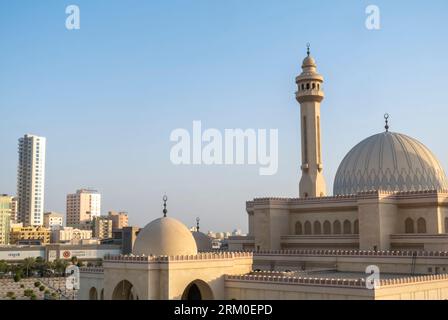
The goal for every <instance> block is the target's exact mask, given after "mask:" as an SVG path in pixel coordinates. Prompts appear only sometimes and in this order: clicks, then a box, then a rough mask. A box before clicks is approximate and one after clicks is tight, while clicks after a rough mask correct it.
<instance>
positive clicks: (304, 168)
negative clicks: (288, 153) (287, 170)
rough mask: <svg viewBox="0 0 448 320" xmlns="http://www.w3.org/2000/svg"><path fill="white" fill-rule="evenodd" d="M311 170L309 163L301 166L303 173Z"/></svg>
mask: <svg viewBox="0 0 448 320" xmlns="http://www.w3.org/2000/svg"><path fill="white" fill-rule="evenodd" d="M309 168H310V165H309V164H308V163H304V164H302V165H301V166H300V169H301V170H302V171H307V170H308V169H309Z"/></svg>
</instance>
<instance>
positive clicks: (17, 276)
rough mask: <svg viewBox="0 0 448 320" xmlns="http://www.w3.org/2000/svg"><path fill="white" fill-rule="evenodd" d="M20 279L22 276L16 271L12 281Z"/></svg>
mask: <svg viewBox="0 0 448 320" xmlns="http://www.w3.org/2000/svg"><path fill="white" fill-rule="evenodd" d="M20 280H22V276H21V274H20V273H16V274H15V275H14V282H19V281H20Z"/></svg>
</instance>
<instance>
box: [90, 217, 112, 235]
mask: <svg viewBox="0 0 448 320" xmlns="http://www.w3.org/2000/svg"><path fill="white" fill-rule="evenodd" d="M92 227H93V228H92V230H93V237H94V238H97V239H110V238H112V219H110V218H109V217H107V216H100V217H95V218H94V219H93V220H92Z"/></svg>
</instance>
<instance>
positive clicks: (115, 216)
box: [108, 211, 129, 229]
mask: <svg viewBox="0 0 448 320" xmlns="http://www.w3.org/2000/svg"><path fill="white" fill-rule="evenodd" d="M108 218H109V219H111V220H112V228H113V229H123V228H124V227H127V226H128V223H129V218H128V213H127V212H124V211H109V214H108Z"/></svg>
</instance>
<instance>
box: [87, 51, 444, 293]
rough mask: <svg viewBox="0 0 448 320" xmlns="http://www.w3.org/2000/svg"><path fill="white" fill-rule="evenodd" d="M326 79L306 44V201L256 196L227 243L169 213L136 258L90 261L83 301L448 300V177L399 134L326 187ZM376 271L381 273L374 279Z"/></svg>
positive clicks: (344, 167) (141, 239)
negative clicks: (221, 247)
mask: <svg viewBox="0 0 448 320" xmlns="http://www.w3.org/2000/svg"><path fill="white" fill-rule="evenodd" d="M323 81H324V78H323V77H322V76H321V75H320V74H319V73H318V72H317V65H316V62H315V60H314V59H313V58H312V57H311V55H310V52H309V50H308V52H307V56H306V58H305V59H304V61H303V64H302V73H301V74H300V75H299V76H298V77H297V78H296V83H297V86H298V90H297V93H296V98H297V101H298V102H299V104H300V127H301V139H302V142H301V148H302V150H301V151H302V164H301V172H302V176H301V180H300V183H299V191H300V194H299V197H298V198H260V199H254V200H252V201H248V202H247V205H246V211H247V215H248V222H249V233H248V235H247V236H244V237H241V236H238V237H231V238H230V239H229V251H225V252H213V251H212V250H211V248H210V242H209V239H207V238H206V236H205V235H204V234H202V233H200V232H199V231H197V232H194V233H191V232H190V231H189V230H188V229H187V228H186V227H185V225H183V224H182V223H181V222H180V221H178V220H176V219H174V218H172V217H168V216H167V210H166V199H165V208H164V211H163V216H162V217H161V218H159V219H156V220H154V221H152V222H151V223H149V224H148V225H147V226H146V227H145V228H144V229H143V230H142V231H141V232H140V233H139V235H138V237H137V240H136V242H135V244H134V247H133V252H132V254H130V255H110V256H106V257H105V259H104V261H103V266H102V267H101V268H82V269H81V279H80V280H81V281H80V283H81V288H80V290H79V299H86V300H87V299H90V300H97V299H98V300H102V299H104V300H137V299H138V300H167V299H185V300H199V299H206V300H211V299H228V300H233V299H237V300H244V299H265V300H273V299H339V300H343V299H344V300H345V299H357V300H360V299H368V300H379V299H406V300H424V299H448V210H447V206H448V183H447V179H446V176H445V173H444V171H443V168H442V166H441V165H440V163H439V161H438V160H437V158H436V157H435V155H434V154H433V153H431V151H430V150H429V149H428V148H426V147H425V146H424V145H423V144H422V143H420V142H419V141H417V140H415V139H413V138H411V137H409V136H407V135H404V134H400V133H395V132H392V131H390V130H389V129H390V128H389V124H388V119H387V117H386V126H385V130H384V131H383V132H380V133H378V134H376V135H373V136H371V137H369V138H367V139H365V140H363V141H362V142H360V143H359V144H358V145H356V146H355V147H354V148H353V149H352V150H351V151H350V152H349V153H348V154H347V156H346V157H345V158H344V159H343V160H342V162H341V164H340V166H339V169H338V171H337V174H336V178H335V181H334V190H333V195H332V196H328V195H327V190H326V183H325V179H324V175H323V168H324V166H323V157H322V144H321V127H320V117H321V113H320V104H321V102H322V101H323V99H324V92H323ZM373 275H376V276H377V277H375V278H372V276H373Z"/></svg>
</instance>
